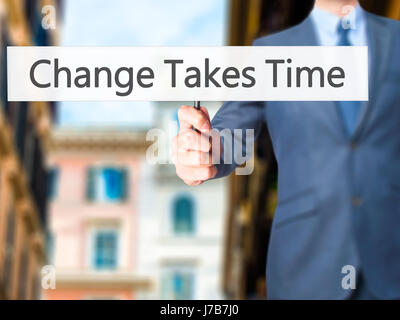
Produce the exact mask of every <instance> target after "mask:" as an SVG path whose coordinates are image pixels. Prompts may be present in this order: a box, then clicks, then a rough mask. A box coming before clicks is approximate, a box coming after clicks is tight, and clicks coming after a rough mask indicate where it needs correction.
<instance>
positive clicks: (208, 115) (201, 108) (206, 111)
mask: <svg viewBox="0 0 400 320" xmlns="http://www.w3.org/2000/svg"><path fill="white" fill-rule="evenodd" d="M200 110H201V112H203V113H204V114H205V115H206V116H207V119H208V121H210V122H211V120H210V114H209V112H208V110H207V108H204V107H200Z"/></svg>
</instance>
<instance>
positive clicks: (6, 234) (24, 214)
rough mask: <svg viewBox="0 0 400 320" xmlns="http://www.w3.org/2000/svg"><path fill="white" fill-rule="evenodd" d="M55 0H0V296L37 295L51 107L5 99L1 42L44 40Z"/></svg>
mask: <svg viewBox="0 0 400 320" xmlns="http://www.w3.org/2000/svg"><path fill="white" fill-rule="evenodd" d="M44 5H52V8H54V9H57V8H58V7H57V2H56V1H50V0H49V1H32V0H29V1H24V0H0V44H1V54H0V299H37V298H39V297H40V284H41V278H40V270H41V267H42V266H43V265H44V264H45V263H46V254H45V243H46V229H47V226H46V225H47V222H46V203H47V202H46V192H47V190H46V182H47V171H46V169H45V161H46V150H47V146H48V144H49V130H50V124H51V121H52V106H51V104H49V103H42V102H34V103H31V102H8V99H7V56H6V46H12V45H13V46H24V45H49V44H53V43H55V41H56V36H57V33H56V32H55V30H52V29H49V30H46V29H44V28H43V27H42V24H41V22H42V11H41V10H42V7H43V6H44Z"/></svg>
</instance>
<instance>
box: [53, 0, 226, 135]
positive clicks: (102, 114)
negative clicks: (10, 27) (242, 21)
mask: <svg viewBox="0 0 400 320" xmlns="http://www.w3.org/2000/svg"><path fill="white" fill-rule="evenodd" d="M227 3H228V0H83V1H76V0H65V1H64V4H63V6H64V7H63V18H62V19H63V21H62V25H61V30H60V45H62V46H197V45H204V46H206V45H207V46H214V45H224V44H225V39H226V24H227V19H226V15H227V10H228V8H227ZM59 106H60V107H59V111H58V122H59V125H61V126H85V127H87V126H99V125H101V126H114V127H115V126H129V127H136V128H146V127H150V126H151V123H152V120H153V113H154V112H155V111H154V106H153V103H152V102H61V103H60V105H59Z"/></svg>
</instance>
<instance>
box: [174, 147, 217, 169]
mask: <svg viewBox="0 0 400 320" xmlns="http://www.w3.org/2000/svg"><path fill="white" fill-rule="evenodd" d="M172 161H173V162H174V163H175V164H176V165H181V166H188V167H210V166H212V165H213V163H212V154H211V153H210V152H201V151H193V150H178V151H177V152H176V153H175V154H173V155H172Z"/></svg>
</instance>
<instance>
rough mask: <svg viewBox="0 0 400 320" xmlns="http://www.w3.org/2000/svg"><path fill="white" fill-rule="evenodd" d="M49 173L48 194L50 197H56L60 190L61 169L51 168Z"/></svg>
mask: <svg viewBox="0 0 400 320" xmlns="http://www.w3.org/2000/svg"><path fill="white" fill-rule="evenodd" d="M48 174H49V180H48V184H47V196H48V198H49V199H55V197H56V196H57V190H58V179H59V178H58V176H59V169H58V168H51V169H50V170H49V173H48Z"/></svg>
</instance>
